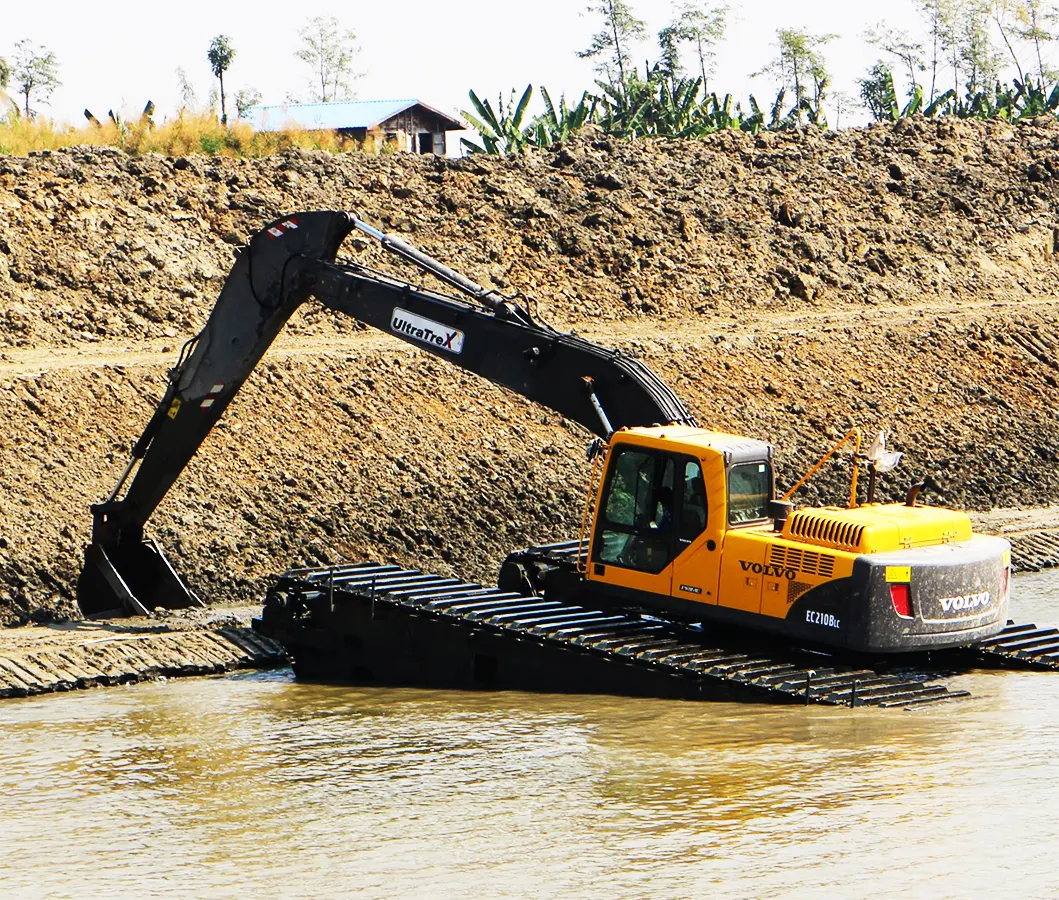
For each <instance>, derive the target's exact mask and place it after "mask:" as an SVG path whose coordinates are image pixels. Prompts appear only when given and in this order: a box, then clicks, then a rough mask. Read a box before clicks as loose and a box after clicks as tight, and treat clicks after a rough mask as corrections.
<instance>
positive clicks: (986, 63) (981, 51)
mask: <svg viewBox="0 0 1059 900" xmlns="http://www.w3.org/2000/svg"><path fill="white" fill-rule="evenodd" d="M992 6H993V4H992V0H961V2H960V3H959V7H958V15H957V21H956V26H957V27H956V40H955V42H954V51H955V55H954V59H956V58H958V59H959V65H958V66H957V64H956V63H955V62H954V64H953V68H954V69H956V70H957V71H955V72H954V78H955V81H956V82H957V85H956V86H957V93H958V92H959V84H958V83H959V70H962V71H963V72H964V73H965V76H966V78H967V81H966V83H965V87H966V88H967V93H968V94H969V95H973V94H975V93H977V92H978V91H980V90H982V89H983V88H986V87H988V86H989V85H990V84H992V82H994V81H996V78H997V75H998V74H999V72H1000V61H1001V60H1000V55H999V54H998V53H997V51H996V48H995V47H994V46H993V38H992V35H991V33H990V32H991V29H990V23H991V21H992V18H991V16H992Z"/></svg>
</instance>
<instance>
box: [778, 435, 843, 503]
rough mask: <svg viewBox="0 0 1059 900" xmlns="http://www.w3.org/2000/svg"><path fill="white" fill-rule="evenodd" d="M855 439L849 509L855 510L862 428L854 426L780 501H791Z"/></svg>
mask: <svg viewBox="0 0 1059 900" xmlns="http://www.w3.org/2000/svg"><path fill="white" fill-rule="evenodd" d="M854 437H855V438H856V439H857V443H856V446H855V447H854V449H853V479H852V483H851V484H850V488H849V509H855V508H856V506H857V476H858V475H859V474H860V442H861V432H860V428H859V427H857V426H854V427H853V428H851V429H850V430H849V431H847V432H846V436H845V437H844V438H842V440H840V441H839V442H838V443H837V444H835V446H834V447H832V448H831V449H830V450H828V451H827V453H825V454H824V455H823V456H822V457H820V460H819V462H817V464H816V465H815V466H813V467H812V468H811V469H810V470H809V471H808V472H806V473H805V474H804V475H803V476H802V477H801V478H800V479H798V481H797V482H796V483H795V485H794V487H792V488H791V489H790V490H789V491H787V493H786V494H784V495H783V497H781V498H780V499H782V500H789V499H790V497H791V495H792V494H793V493H794V492H795V491H796V490H798V488H800V487H801V486H802V485H803V484H805V482H807V481H808V480H809V479H810V478H812V477H813V476H814V475H815V474H816V473H817V472H819V471H820V469H821V468H822V467H823V465H824V463H826V462H827V461H828V460H829V459H831V457H832V456H834V455H835V454H836V453H837V452H838V451H839V450H841V449H842V447H843V445H845V444H846V442H847V441H849V439H850V438H854Z"/></svg>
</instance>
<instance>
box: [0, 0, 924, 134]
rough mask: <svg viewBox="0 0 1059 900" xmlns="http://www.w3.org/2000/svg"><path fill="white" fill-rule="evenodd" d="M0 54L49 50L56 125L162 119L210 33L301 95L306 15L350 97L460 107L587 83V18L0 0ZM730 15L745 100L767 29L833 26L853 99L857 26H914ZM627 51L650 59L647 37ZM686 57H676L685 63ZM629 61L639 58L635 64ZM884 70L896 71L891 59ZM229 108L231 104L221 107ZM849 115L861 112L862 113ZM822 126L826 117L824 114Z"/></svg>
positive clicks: (468, 2) (537, 12)
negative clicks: (583, 54)
mask: <svg viewBox="0 0 1059 900" xmlns="http://www.w3.org/2000/svg"><path fill="white" fill-rule="evenodd" d="M3 2H4V7H6V8H5V9H3V11H2V12H0V56H6V57H7V58H8V59H10V55H11V52H12V50H13V44H14V42H15V41H16V40H19V39H22V38H28V39H30V40H32V41H34V42H35V43H38V44H43V45H45V46H46V47H47V48H48V49H50V50H52V51H54V52H55V53H56V55H57V57H58V59H59V63H60V65H61V72H60V77H61V80H62V82H63V86H62V87H61V88H60V89H59V90H58V91H56V92H55V94H54V95H53V96H52V99H51V103H50V104H49V105H48V106H42V107H41V110H42V111H43V112H44V113H45V114H47V115H49V116H51V117H53V118H56V119H58V120H60V121H66V122H74V123H77V124H81V123H82V122H83V121H84V120H83V118H82V115H81V111H82V110H83V109H84V108H85V107H88V108H89V109H91V110H92V111H93V112H94V113H95V114H96V115H97V116H99V117H102V116H104V115H105V114H106V111H107V110H108V109H110V108H119V109H122V110H123V111H124V112H125V113H126V114H137V113H138V112H139V111H140V110H141V109H142V108H143V106H144V104H145V103H146V101H147V100H148V99H151V100H153V101H154V102H155V104H156V106H157V110H158V118H159V119H160V118H163V117H166V116H169V115H172V114H173V112H174V111H175V109H176V107H177V103H178V99H179V92H178V89H177V79H176V75H175V70H176V68H177V67H178V66H181V67H183V68H184V70H185V71H186V72H187V75H188V78H189V80H190V81H191V82H192V84H193V85H194V87H195V89H196V92H197V94H198V98H199V101H200V102H204V101H205V99H206V96H207V94H208V92H209V89H210V86H211V84H213V83H214V79H213V77H212V73H211V72H210V69H209V65H208V63H207V61H206V50H207V48H208V46H209V43H210V40H211V38H212V37H213V36H214V35H217V34H227V35H230V36H231V37H232V39H233V43H234V45H235V48H236V51H237V56H236V59H235V61H234V63H233V65H232V68H231V69H230V70H229V72H228V77H227V78H226V88H227V93H228V95H229V97H234V95H235V92H236V91H237V90H238V89H239V88H240V87H245V86H253V87H256V88H257V89H258V90H259V91H261V93H262V95H263V99H264V102H265V103H280V102H283V101H284V100H285V99H286V96H287V94H288V93H295V94H300V93H303V92H304V91H305V86H306V78H307V76H308V71H307V67H306V66H305V64H304V63H302V62H301V61H299V60H297V59H296V58H295V57H294V51H295V50H296V49H297V47H298V44H299V42H298V36H297V31H298V29H299V28H300V27H302V26H303V25H304V24H305V22H306V20H307V19H308V18H309V17H311V16H315V15H334V16H336V17H337V18H338V19H339V20H340V21H341V22H342V24H343V25H346V26H347V27H349V28H352V29H353V30H355V31H356V32H357V35H358V39H359V43H360V46H361V49H362V52H361V56H360V61H359V68H360V70H361V71H363V72H364V73H365V75H364V77H363V78H361V79H360V80H359V81H358V82H357V83H356V84H355V90H356V92H357V95H358V97H359V98H360V99H363V100H375V99H392V98H402V97H418V98H420V99H421V100H423V101H424V102H426V103H429V104H431V105H433V106H435V107H437V108H439V109H442V110H445V111H448V112H456V111H458V110H460V109H468V108H470V104H469V102H468V100H467V90H468V88H473V89H475V90H476V91H477V92H478V94H479V95H480V96H482V95H485V96H489V97H490V98H495V97H496V95H497V94H498V93H500V92H503V93H504V94H505V95H506V94H507V92H508V91H509V90H510V89H511V88H512V87H517V88H518V89H519V90H520V91H521V90H522V89H523V88H524V87H525V86H526V84H527V83H531V82H532V83H533V84H534V86H539V85H541V84H543V85H544V86H545V87H547V88H548V90H549V92H550V93H551V95H552V97H553V99H555V100H556V101H558V97H559V94H560V93H562V92H563V91H565V92H566V93H567V95H568V97H570V96H571V95H573V99H576V98H577V97H579V96H580V91H581V90H583V89H585V88H588V87H591V86H592V81H593V72H592V66H591V64H590V63H589V62H587V61H584V60H580V59H578V58H577V57H576V55H575V51H577V50H581V49H584V47H586V46H587V45H588V43H589V37H590V35H591V34H592V33H593V31H594V30H596V28H597V22H596V21H595V20H594V19H593V18H591V17H588V16H584V15H582V14H581V11H582V9H583V8H584V7H585V6H586V5H587V0H529V2H526V3H521V2H519V3H510V2H505V0H458V2H452V0H441V2H438V0H434V2H423V0H403V2H395V3H385V2H381V3H380V2H372V3H365V4H363V5H359V4H356V5H355V4H337V3H327V2H319V0H305V2H302V3H297V4H293V3H289V2H286V3H277V2H272V0H256V2H251V0H210V2H207V0H173V2H165V3H160V2H157V0H137V2H132V0H97V2H92V0H78V2H70V0H52V2H36V3H26V2H19V3H16V2H15V0H3ZM632 5H633V8H634V10H635V11H636V12H637V13H638V14H639V16H640V18H642V19H645V20H646V21H647V24H648V27H649V29H650V34H651V35H652V36H653V35H654V34H656V33H657V31H658V29H659V28H661V27H662V26H664V25H665V24H667V22H668V21H669V20H670V18H671V15H672V4H671V2H670V0H632ZM732 7H733V17H732V19H733V20H732V22H731V24H730V27H729V30H728V34H727V38H726V41H725V44H724V46H722V47H721V48H720V50H719V53H718V61H717V70H716V76H715V78H714V81H713V86H714V87H716V88H718V89H719V90H724V91H731V92H732V93H733V94H734V95H735V97H736V99H739V100H742V101H743V102H744V106H745V101H746V97H747V95H748V94H749V93H750V92H751V91H753V92H754V93H756V95H757V97H758V100H759V102H761V105H762V107H765V105H766V102H769V101H771V99H772V98H773V97H774V95H775V87H774V85H773V84H772V82H771V81H770V79H769V78H767V77H764V76H763V77H759V78H755V79H752V78H751V77H750V76H751V74H752V73H753V72H755V71H757V70H758V69H760V68H761V67H762V66H763V65H764V64H765V63H766V62H767V61H768V60H769V59H770V58H771V57H772V55H773V53H774V48H773V47H772V41H773V40H774V38H775V32H776V29H777V28H779V27H801V28H805V29H806V30H808V31H810V32H812V33H836V34H839V35H841V37H840V39H838V40H836V41H834V42H833V43H832V44H830V45H828V47H827V49H826V58H827V60H828V65H829V68H830V71H831V72H832V76H833V77H832V87H833V89H837V90H842V91H845V92H847V93H849V94H852V95H855V94H856V93H857V87H856V85H855V83H854V79H855V78H857V77H858V76H861V75H863V74H864V72H865V71H866V69H867V68H868V66H869V65H870V64H871V63H872V62H873V61H874V60H875V59H876V58H877V57H878V56H879V54H878V52H877V51H875V50H874V49H873V48H872V47H870V46H868V45H867V44H866V43H865V42H864V41H863V40H862V38H861V35H862V33H863V32H864V29H865V28H866V27H867V26H869V25H874V24H876V23H877V22H878V21H879V20H880V19H882V18H885V19H886V20H887V22H888V23H889V24H890V25H893V26H895V27H900V28H905V29H907V30H912V31H919V30H920V25H919V20H918V18H917V15H916V12H915V7H914V5H913V2H912V0H888V2H886V3H885V4H871V3H859V2H856V0H853V2H848V0H847V2H839V3H836V2H831V0H801V2H795V0H743V2H741V3H740V2H738V0H734V2H733V3H732ZM638 50H639V52H637V53H636V54H635V58H636V59H638V60H644V59H646V58H648V57H649V58H651V59H654V58H655V57H656V44H655V43H654V40H653V37H652V40H651V41H650V42H646V43H645V44H643V45H642V46H641V47H640V48H638ZM686 62H687V63H688V64H689V68H690V67H691V64H692V63H693V60H692V59H691V57H690V54H689V56H688V58H687V60H686ZM641 65H642V62H641ZM895 71H896V68H895ZM233 106H234V104H233ZM862 115H863V114H862ZM832 124H834V123H833V116H832Z"/></svg>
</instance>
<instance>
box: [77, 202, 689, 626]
mask: <svg viewBox="0 0 1059 900" xmlns="http://www.w3.org/2000/svg"><path fill="white" fill-rule="evenodd" d="M354 228H358V229H360V230H361V231H363V232H365V233H367V234H369V235H370V236H372V237H374V238H375V239H377V240H379V241H380V242H381V243H382V246H383V247H384V248H386V249H387V250H389V251H391V252H393V253H395V254H397V255H398V256H401V257H402V258H404V259H405V260H407V261H409V262H411V263H413V264H414V265H416V266H417V267H418V268H420V269H421V270H422V271H424V272H427V273H429V274H431V275H433V276H434V277H436V278H438V279H439V280H441V281H443V282H445V283H447V284H449V285H451V286H452V287H455V288H457V289H458V290H459V291H460V292H461V293H462V294H463V295H464V296H465V297H466V299H463V298H457V297H453V296H449V295H446V294H441V293H436V292H433V291H429V290H425V289H423V288H420V287H415V286H413V285H412V284H410V283H406V282H402V281H398V280H395V279H392V278H390V277H388V276H385V275H381V274H379V273H376V272H372V271H370V270H368V269H366V268H363V267H360V266H355V265H343V264H339V263H337V262H336V256H337V253H338V250H339V247H340V245H341V244H342V241H343V240H344V239H345V237H346V236H347V235H348V234H349V233H350V232H351V231H352V230H353V229H354ZM311 296H312V297H315V298H316V299H317V300H319V301H320V302H321V303H322V304H323V305H325V306H327V307H328V308H330V309H333V310H335V311H338V312H341V313H345V314H347V315H350V316H353V317H354V318H356V319H358V320H359V321H361V322H364V323H366V324H368V325H372V326H374V327H376V328H379V329H381V330H383V331H387V332H389V333H390V334H393V335H394V336H395V337H399V338H401V339H403V340H405V341H407V342H408V343H410V344H412V345H414V346H416V347H419V348H420V349H423V350H426V351H427V352H429V353H433V354H434V355H435V356H439V357H441V358H443V359H447V360H448V361H449V362H451V363H453V364H455V365H457V366H460V367H462V368H464V369H467V370H468V371H470V372H474V373H475V374H477V375H480V376H481V377H483V378H486V379H487V380H489V381H491V382H493V383H495V384H499V385H502V386H504V387H506V388H508V389H510V390H512V391H514V392H515V393H518V394H521V395H522V396H524V397H526V398H528V399H530V400H533V401H534V402H537V403H540V404H541V405H543V406H546V407H548V408H550V409H552V410H554V411H556V412H557V413H559V414H561V415H563V416H564V417H566V418H568V419H571V420H572V421H575V422H578V423H579V424H581V425H583V426H584V427H585V428H586V429H588V430H589V431H591V432H593V433H595V434H597V435H600V436H602V437H604V438H607V437H609V436H610V434H611V432H612V431H614V430H616V429H618V428H621V427H623V426H632V425H650V424H655V423H669V422H678V423H684V424H692V419H691V416H690V414H689V413H688V411H687V410H686V409H685V408H684V406H683V404H682V403H681V402H680V401H679V399H677V397H676V396H675V395H674V394H673V392H672V391H671V390H670V389H669V388H668V387H666V385H665V384H664V383H663V382H662V381H661V380H660V379H659V378H658V377H657V376H656V375H655V374H654V373H653V372H651V371H650V369H648V368H647V367H646V366H644V365H643V364H642V363H640V362H638V361H636V360H634V359H632V358H630V357H628V356H625V355H624V354H622V353H620V352H618V351H614V350H607V349H604V348H602V347H599V346H597V345H595V344H593V343H591V342H590V341H586V340H584V339H582V338H579V337H576V336H575V335H571V334H566V333H563V332H559V331H556V330H555V329H553V328H551V327H549V326H547V325H543V324H539V323H537V322H535V321H534V320H533V318H532V317H531V315H530V314H529V312H528V311H527V310H526V309H524V308H523V307H521V306H518V305H517V304H515V303H513V302H512V301H511V300H509V299H506V298H503V297H501V296H499V295H498V294H496V292H495V291H491V290H487V289H485V288H483V287H481V286H480V285H477V284H475V283H474V282H472V281H470V280H469V279H467V278H465V277H464V276H462V275H460V274H459V273H457V272H455V271H453V270H452V269H449V268H448V267H446V266H444V265H443V264H441V263H439V262H437V261H436V260H433V259H431V258H430V257H428V256H426V255H425V254H423V253H421V252H420V251H418V250H416V249H415V248H413V247H411V246H409V245H408V244H406V243H404V242H403V241H401V240H399V239H397V238H394V237H391V236H388V235H385V234H382V233H381V232H379V231H376V230H375V229H374V228H372V227H371V226H369V225H367V224H366V223H364V222H362V221H360V220H358V219H357V218H356V217H355V216H353V215H350V214H348V213H345V212H307V213H300V214H296V215H291V216H287V217H285V218H283V219H279V220H277V221H275V222H273V223H271V224H270V225H268V226H267V227H265V228H263V229H262V230H261V231H260V232H258V233H257V234H256V235H254V237H253V238H252V239H251V240H250V243H249V245H248V246H247V247H246V248H245V249H244V250H243V251H242V252H241V253H240V255H239V258H238V259H237V261H236V263H235V265H234V267H233V268H232V271H231V273H230V274H229V275H228V278H227V280H226V281H225V284H224V287H223V289H222V290H221V294H220V297H219V298H218V300H217V304H216V306H215V307H214V309H213V311H212V312H211V314H210V316H209V319H208V320H207V322H206V325H205V327H204V328H203V329H202V331H201V332H200V333H199V334H198V335H197V336H196V337H195V338H193V339H192V340H191V341H189V342H188V343H187V344H186V345H185V346H184V349H183V350H182V352H181V355H180V358H179V360H178V362H177V365H176V366H175V368H174V369H173V370H172V371H171V372H170V379H169V383H168V386H167V388H166V390H165V393H164V395H163V397H162V400H161V402H160V403H159V404H158V407H157V408H156V409H155V411H154V414H153V415H152V417H151V419H150V421H149V422H148V424H147V427H146V428H145V429H144V432H143V434H142V435H141V436H140V438H139V440H137V442H136V444H135V445H134V447H133V451H132V459H131V460H130V462H129V465H128V467H127V468H126V470H125V472H124V474H123V475H122V477H121V479H120V480H119V482H118V484H117V486H116V487H115V488H114V490H113V491H112V493H111V495H110V496H109V497H108V498H107V500H106V501H104V502H103V503H99V504H95V505H94V506H93V507H92V513H93V526H92V542H91V543H90V544H89V545H88V547H87V548H86V551H85V566H84V569H83V570H82V574H81V578H80V581H79V584H78V602H79V604H80V606H81V610H82V612H83V613H85V615H113V614H120V613H121V612H128V613H131V614H141V615H142V614H146V613H147V612H149V611H150V610H151V609H153V608H155V607H157V606H163V607H167V608H180V607H187V606H194V605H201V601H200V600H199V599H198V598H197V597H195V595H194V594H193V593H191V592H190V591H189V590H188V589H187V587H186V586H185V585H184V584H183V582H182V580H181V579H180V577H179V576H178V575H177V574H176V572H175V571H174V570H173V568H172V567H171V566H170V565H169V562H168V560H167V559H166V558H165V555H164V554H163V553H162V551H161V549H160V548H159V547H158V546H157V544H155V543H154V542H153V541H149V540H145V539H144V525H145V524H146V522H147V520H148V519H149V518H150V516H151V514H152V513H153V512H154V510H155V509H156V508H157V506H158V504H159V503H161V501H162V500H163V498H164V497H165V495H166V493H167V492H168V491H169V489H170V488H171V487H172V485H173V484H174V482H175V481H176V480H177V478H178V477H179V476H180V473H181V472H182V471H183V469H184V467H185V466H186V465H187V464H188V462H189V461H190V460H191V458H192V457H193V456H194V454H195V452H196V451H197V450H198V448H199V446H200V445H201V444H202V441H203V440H204V439H205V438H206V435H207V434H209V432H210V430H211V429H212V428H213V426H214V424H215V423H216V422H217V420H218V419H219V418H220V417H221V415H222V414H223V412H224V410H225V409H226V408H227V406H228V404H229V403H230V402H231V401H232V399H233V398H234V396H235V394H236V393H237V392H238V390H239V388H240V387H242V385H243V383H244V382H245V381H246V379H247V377H248V376H249V375H250V373H251V372H252V371H253V370H254V368H255V366H256V365H257V363H258V362H259V360H260V359H261V357H262V356H263V355H264V353H265V351H266V350H267V349H268V347H269V346H270V345H271V344H272V342H273V340H275V338H276V335H277V334H278V333H279V331H280V330H281V329H282V327H283V325H284V324H285V323H286V322H287V320H288V319H289V318H290V317H291V315H292V314H293V313H294V311H295V310H296V309H297V308H298V307H299V306H300V305H301V304H302V303H304V302H305V301H306V300H308V299H309V298H310V297H311ZM123 490H124V494H122V491H123Z"/></svg>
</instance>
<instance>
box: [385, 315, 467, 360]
mask: <svg viewBox="0 0 1059 900" xmlns="http://www.w3.org/2000/svg"><path fill="white" fill-rule="evenodd" d="M390 329H391V330H392V331H395V332H397V334H403V335H404V336H405V337H410V338H412V340H414V341H419V342H420V343H421V344H428V345H429V346H431V347H437V348H439V349H440V350H447V351H448V352H449V353H462V352H463V332H462V331H458V330H456V329H454V328H448V327H447V326H445V325H442V324H441V323H440V322H435V321H434V320H433V319H425V318H423V317H422V316H417V315H416V314H415V313H410V312H408V311H407V310H404V309H401V308H400V307H399V306H398V307H394V311H393V316H391V318H390Z"/></svg>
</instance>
